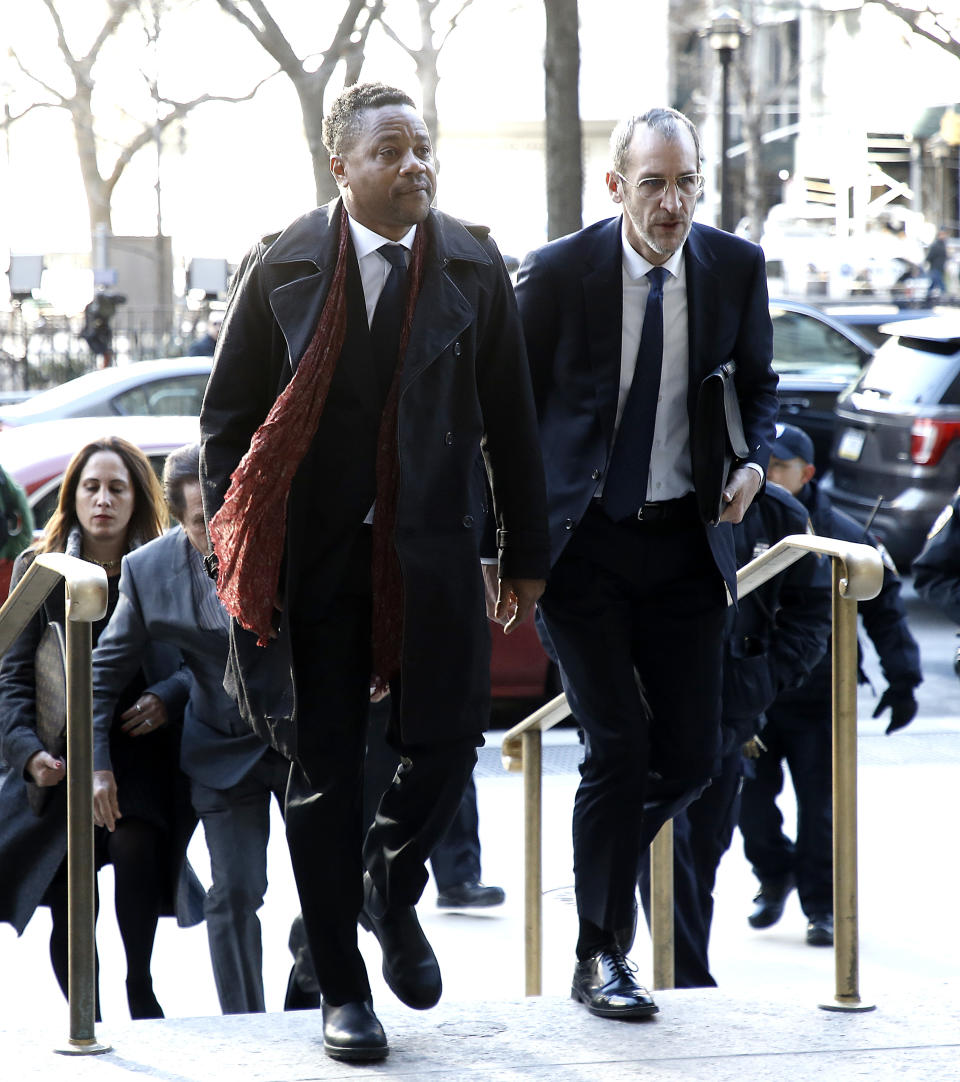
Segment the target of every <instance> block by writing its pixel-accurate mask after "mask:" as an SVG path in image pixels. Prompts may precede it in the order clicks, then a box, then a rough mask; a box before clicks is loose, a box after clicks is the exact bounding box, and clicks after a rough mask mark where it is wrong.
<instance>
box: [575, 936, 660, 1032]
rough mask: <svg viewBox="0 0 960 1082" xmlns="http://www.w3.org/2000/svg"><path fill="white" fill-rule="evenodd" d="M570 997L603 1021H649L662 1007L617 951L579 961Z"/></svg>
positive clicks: (600, 952) (600, 953) (604, 951)
mask: <svg viewBox="0 0 960 1082" xmlns="http://www.w3.org/2000/svg"><path fill="white" fill-rule="evenodd" d="M570 998H571V999H576V1000H579V1001H580V1002H581V1003H583V1004H584V1005H585V1006H586V1008H587V1010H588V1011H589V1012H590V1013H591V1014H596V1015H599V1016H600V1017H601V1018H647V1017H649V1016H650V1015H651V1014H656V1013H657V1011H659V1010H660V1008H659V1007H658V1006H657V1005H656V1003H654V1002H653V997H652V996H651V995H650V993H649V992H648V991H647V990H646V988H644V987H642V986H641V985H639V984H637V982H636V981H635V980H634V979H633V973H632V972H631V969H630V964H629V963H628V962H627V960H626V958H625V957H624V956H623V954H622V953H621V952H620V951H618V950H616V949H612V950H602V951H597V952H596V954H591V955H590V957H589V958H585V959H584V960H583V961H582V962H577V968H576V969H575V970H574V971H573V986H572V988H571V989H570Z"/></svg>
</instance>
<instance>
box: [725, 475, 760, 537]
mask: <svg viewBox="0 0 960 1082" xmlns="http://www.w3.org/2000/svg"><path fill="white" fill-rule="evenodd" d="M759 489H760V474H759V473H757V471H756V470H753V469H750V468H749V467H748V466H741V467H740V468H739V469H736V470H734V471H733V473H731V474H730V477H729V478H728V480H727V484H726V487H725V488H724V490H723V498H724V500H726V503H727V506H726V507H725V508H724V511H723V514H722V515H721V516H720V521H721V522H733V523H736V522H742V521H743V516H744V515H745V514H746V513H747V508H748V507H749V506H750V504H752V503H753V497H754V496H756V494H757V492H758V491H759Z"/></svg>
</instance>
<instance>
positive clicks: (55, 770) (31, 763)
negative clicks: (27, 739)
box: [27, 751, 67, 788]
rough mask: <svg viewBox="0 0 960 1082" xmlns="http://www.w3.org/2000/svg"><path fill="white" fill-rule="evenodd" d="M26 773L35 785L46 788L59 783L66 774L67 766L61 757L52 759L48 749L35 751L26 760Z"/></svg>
mask: <svg viewBox="0 0 960 1082" xmlns="http://www.w3.org/2000/svg"><path fill="white" fill-rule="evenodd" d="M27 773H28V774H29V775H30V777H31V778H32V779H33V781H34V783H35V784H36V785H38V786H40V787H41V788H46V787H48V786H51V785H59V784H60V782H62V781H63V779H64V778H65V777H66V776H67V767H66V764H65V763H64V761H63V760H62V759H54V757H53V756H52V755H51V754H50V753H49V752H48V751H36V752H34V753H33V755H31V756H30V758H29V759H28V760H27Z"/></svg>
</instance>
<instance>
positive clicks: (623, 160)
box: [610, 108, 700, 173]
mask: <svg viewBox="0 0 960 1082" xmlns="http://www.w3.org/2000/svg"><path fill="white" fill-rule="evenodd" d="M641 124H645V125H646V126H647V127H648V128H653V130H654V131H655V132H658V133H659V134H660V135H662V136H663V137H664V139H676V137H677V132H678V130H679V129H680V128H686V129H687V131H688V132H690V135H691V137H692V138H693V147H694V150H695V151H696V154H697V168H698V169H699V168H700V136H699V134H698V133H697V129H696V127H695V126H694V123H693V121H692V120H691V119H690V118H689V117H688V116H684V114H683V113H681V112H679V111H678V110H677V109H667V108H657V109H648V110H647V111H646V112H645V113H640V114H639V115H637V116H631V117H626V118H625V119H624V120H621V121H620V123H619V124H618V125H617V126H616V127H615V128H614V129H613V134H612V135H611V136H610V156H611V158H612V159H613V168H614V169H615V170H616V171H617V172H618V173H622V172H623V171H624V169H625V168H626V165H627V153H628V152H629V150H630V144H631V143H632V142H633V133H634V132H635V131H636V130H637V127H638V126H639V125H641Z"/></svg>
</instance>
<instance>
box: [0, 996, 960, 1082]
mask: <svg viewBox="0 0 960 1082" xmlns="http://www.w3.org/2000/svg"><path fill="white" fill-rule="evenodd" d="M958 993H960V985H958V984H952V985H951V984H948V983H932V984H927V985H923V984H918V985H915V986H914V987H911V988H906V987H896V988H892V989H888V990H884V992H883V994H882V996H881V997H879V1000H880V1001H879V1002H878V1003H877V1005H876V1009H875V1010H873V1011H869V1012H863V1013H836V1012H829V1011H824V1010H821V1009H819V1008H818V1006H817V1004H816V1003H814V1002H811V1001H810V1000H809V999H808V998H800V997H799V996H798V995H797V994H796V993H793V994H786V993H784V992H783V991H782V990H779V991H774V992H773V993H771V992H770V991H769V990H763V991H762V994H760V995H758V997H757V998H756V999H747V998H744V997H742V996H741V997H739V998H737V997H733V996H731V995H729V994H727V993H724V992H722V991H720V990H719V989H696V990H692V989H691V990H673V991H662V992H658V993H657V994H656V999H657V1002H658V1003H659V1005H660V1013H659V1014H658V1015H656V1016H655V1017H654V1018H651V1019H647V1020H644V1021H641V1022H632V1023H630V1022H613V1021H609V1020H605V1019H600V1018H595V1017H593V1016H592V1015H590V1014H589V1013H588V1012H587V1011H586V1010H585V1009H584V1008H583V1007H582V1006H581V1005H579V1004H577V1003H574V1002H572V1001H571V1000H569V999H562V998H559V997H556V996H547V997H543V998H529V999H517V1000H506V1001H498V1002H490V1001H487V1002H477V1003H464V1002H456V1001H454V1002H449V1003H447V1002H444V1001H441V1003H440V1004H439V1006H437V1007H436V1008H435V1009H434V1010H432V1011H429V1012H425V1013H423V1014H419V1013H416V1012H413V1011H410V1010H407V1009H406V1008H405V1007H403V1006H402V1005H401V1004H399V1003H397V1002H396V1001H395V1000H390V1001H386V1000H385V1001H384V1002H382V1003H378V1004H377V1012H378V1015H379V1017H380V1019H381V1021H382V1022H383V1024H384V1027H385V1029H386V1030H387V1034H388V1037H389V1040H390V1056H389V1058H388V1059H387V1060H385V1061H384V1062H382V1063H379V1064H370V1065H366V1066H363V1067H361V1066H358V1065H350V1064H345V1063H336V1062H334V1061H333V1060H330V1059H329V1058H327V1057H326V1056H325V1055H324V1052H323V1047H322V1036H321V1026H320V1015H319V1012H316V1011H302V1012H297V1013H290V1014H282V1013H274V1014H263V1015H233V1016H230V1017H225V1018H222V1017H208V1018H174V1019H167V1020H162V1021H156V1022H127V1023H124V1024H117V1025H114V1026H110V1027H105V1026H103V1027H98V1031H97V1037H98V1039H99V1040H100V1041H102V1042H104V1043H106V1042H109V1043H110V1044H111V1045H112V1046H113V1051H112V1052H109V1053H106V1054H105V1055H97V1056H84V1057H72V1058H69V1059H65V1058H63V1057H61V1056H58V1055H56V1054H55V1053H54V1052H53V1051H52V1048H53V1046H54V1045H55V1044H57V1043H60V1042H61V1041H62V1040H63V1039H64V1037H65V1036H66V1031H64V1032H63V1033H56V1032H51V1030H50V1028H49V1025H47V1026H44V1027H41V1026H39V1025H38V1026H30V1027H28V1028H26V1029H20V1030H19V1031H17V1032H13V1031H4V1030H2V1029H0V1047H2V1049H3V1053H2V1056H0V1078H2V1079H4V1080H5V1082H7V1080H9V1082H28V1080H33V1079H43V1080H47V1079H50V1080H53V1079H57V1080H58V1082H63V1080H66V1079H70V1080H79V1082H83V1080H86V1079H93V1078H96V1079H98V1080H100V1082H114V1080H118V1082H119V1080H123V1079H127V1078H129V1079H131V1080H132V1079H134V1078H136V1079H141V1080H142V1079H163V1080H164V1082H214V1080H216V1079H225V1080H229V1082H307V1080H310V1082H319V1080H323V1079H344V1078H354V1079H355V1078H357V1077H358V1072H361V1071H362V1072H363V1073H364V1075H365V1076H370V1077H376V1078H383V1079H391V1078H393V1079H416V1080H421V1079H422V1080H433V1079H437V1080H443V1082H507V1080H509V1082H520V1080H529V1082H574V1080H577V1082H579V1080H590V1082H596V1080H598V1079H603V1080H608V1082H627V1080H631V1079H643V1080H644V1082H661V1080H663V1082H668V1080H669V1082H677V1080H680V1079H682V1080H683V1082H706V1080H709V1082H764V1080H777V1082H783V1080H789V1082H805V1080H808V1079H816V1080H817V1082H833V1080H838V1079H844V1080H847V1079H869V1080H870V1082H887V1080H891V1082H892V1080H894V1079H895V1080H897V1082H932V1080H936V1082H951V1080H953V1082H955V1080H958V1079H960V995H958ZM804 996H805V994H804Z"/></svg>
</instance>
